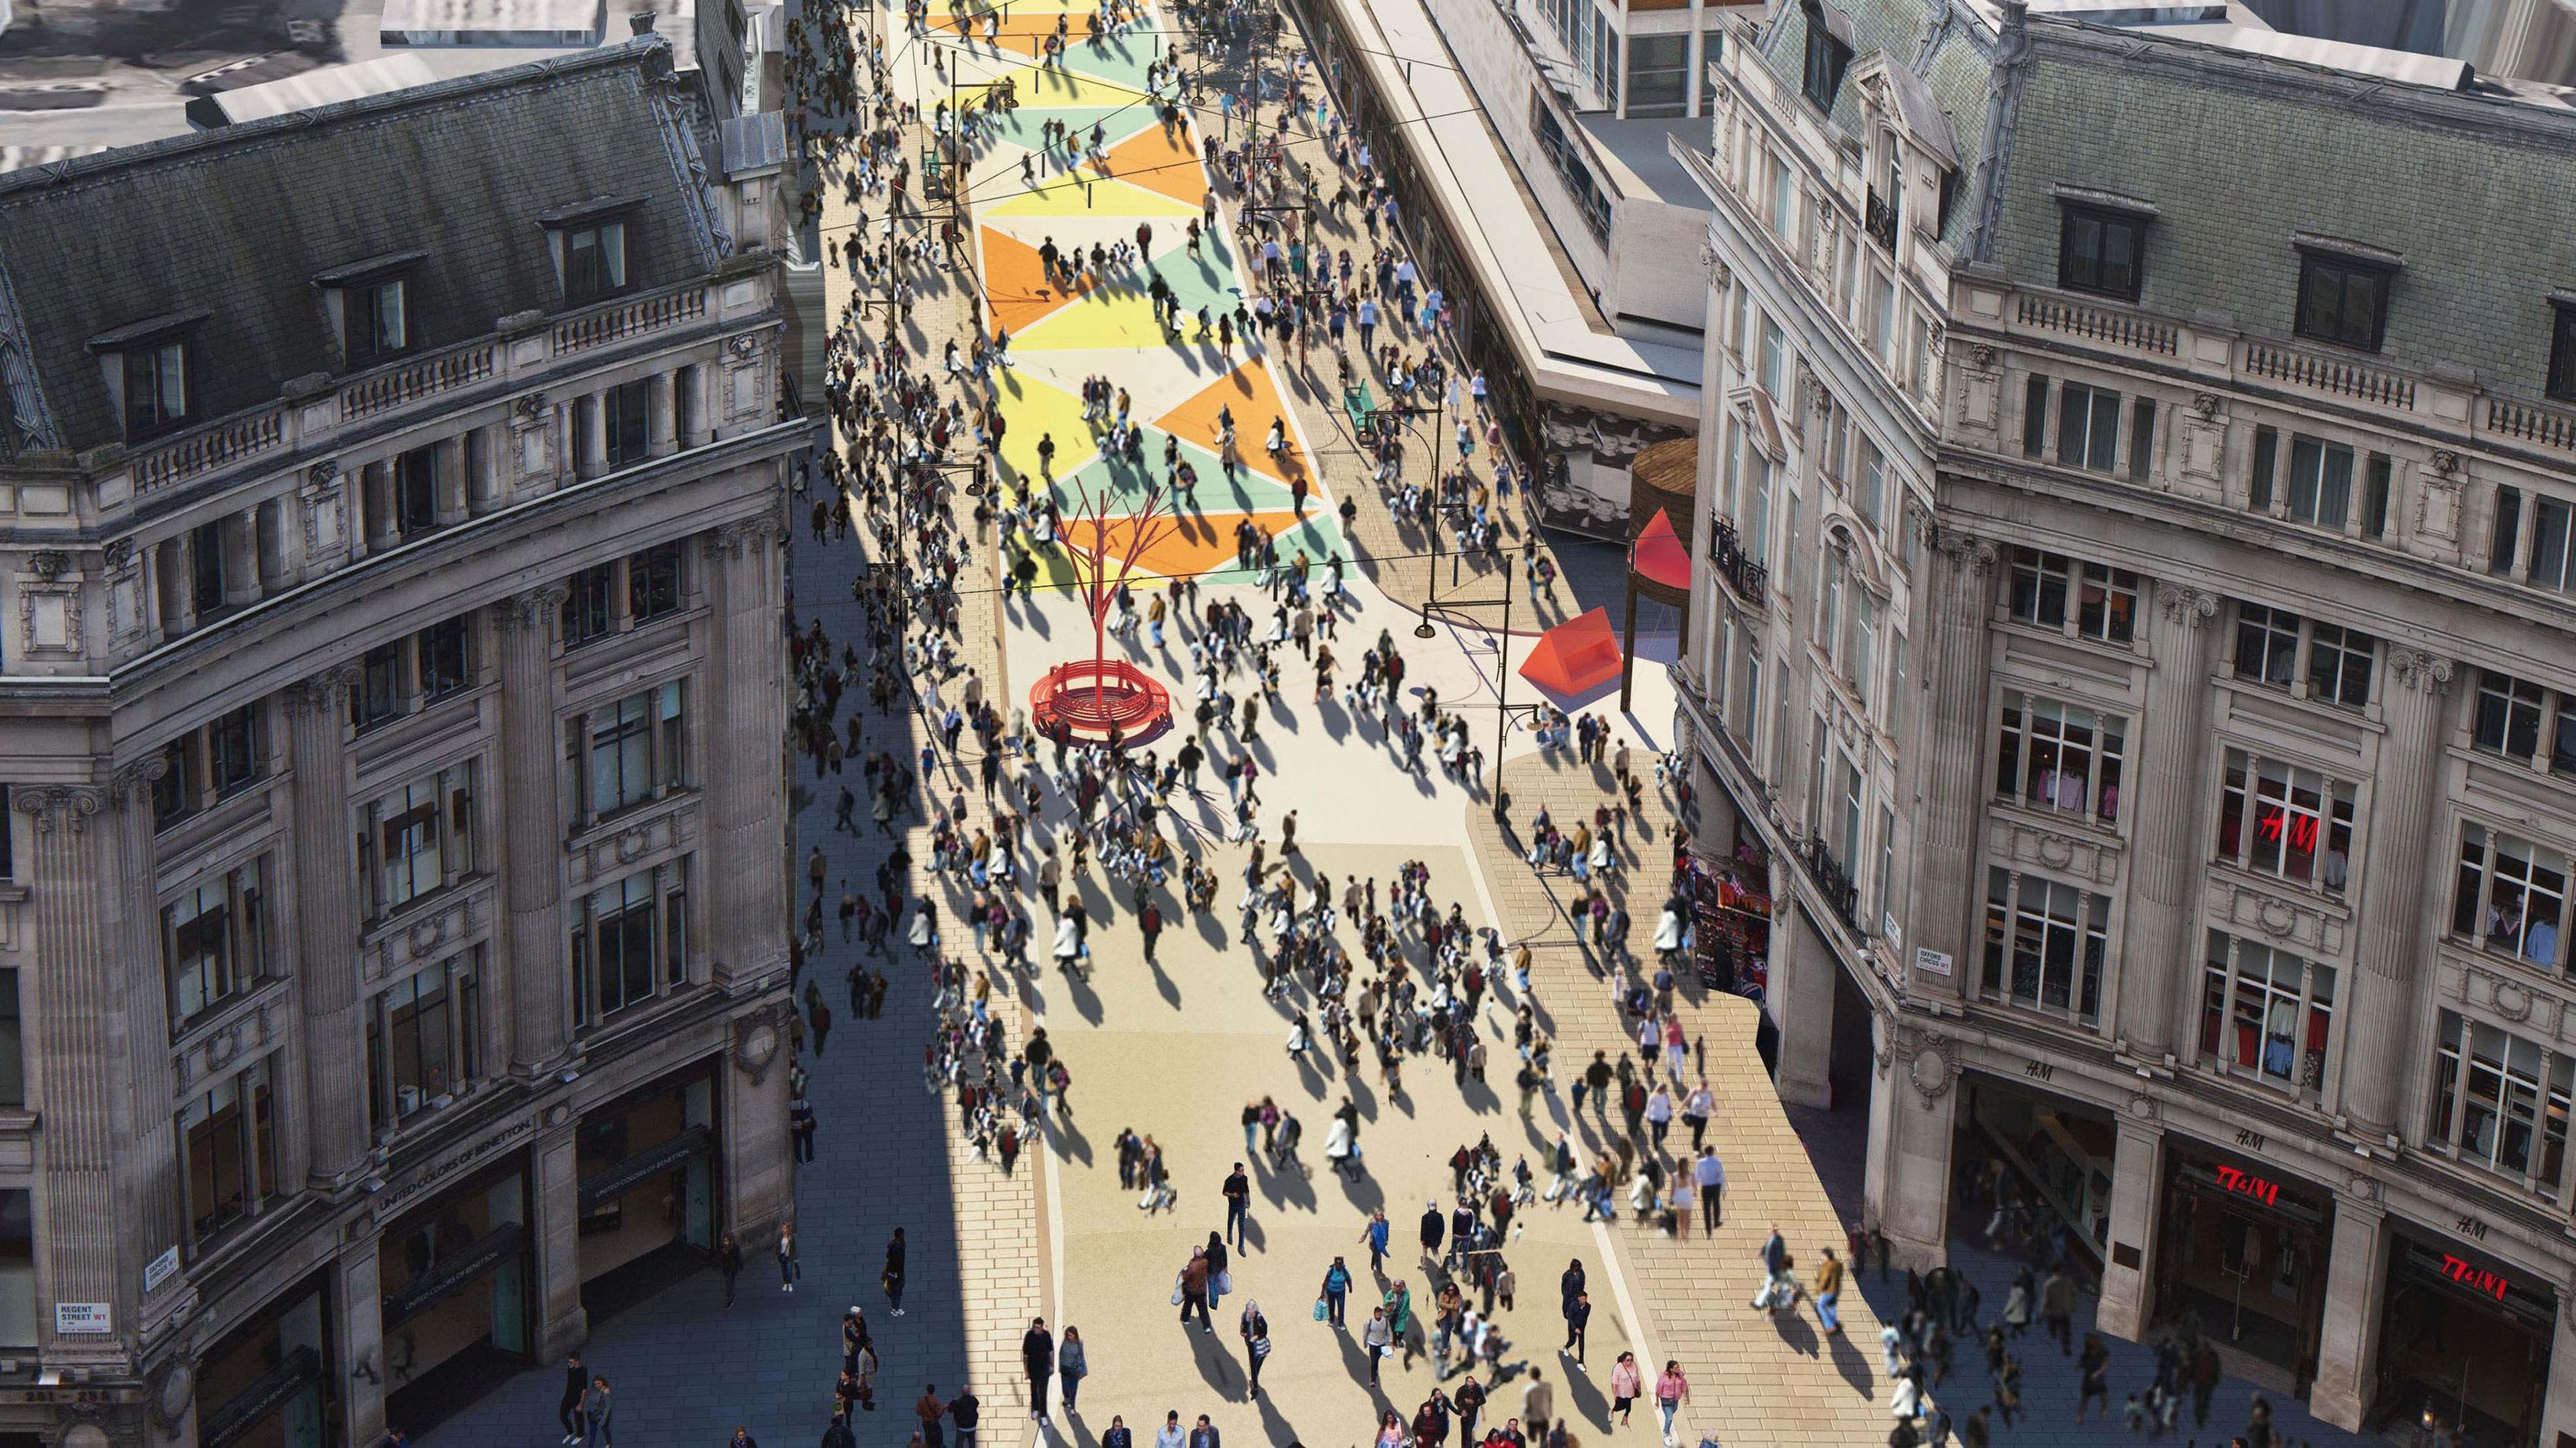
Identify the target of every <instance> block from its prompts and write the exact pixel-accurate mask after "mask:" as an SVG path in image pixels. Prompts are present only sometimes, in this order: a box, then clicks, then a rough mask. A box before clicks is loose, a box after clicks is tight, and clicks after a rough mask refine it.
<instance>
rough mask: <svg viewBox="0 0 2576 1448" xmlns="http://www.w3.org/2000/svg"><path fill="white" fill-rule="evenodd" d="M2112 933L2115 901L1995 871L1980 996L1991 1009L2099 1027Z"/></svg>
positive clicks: (1989, 879)
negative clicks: (1996, 1005)
mask: <svg viewBox="0 0 2576 1448" xmlns="http://www.w3.org/2000/svg"><path fill="white" fill-rule="evenodd" d="M2110 931H2111V901H2110V897H2108V896H2105V895H2097V894H2095V893H2093V892H2092V891H2090V890H2086V889H2084V888H2082V887H2081V886H2077V885H2070V884H2067V883H2065V882H2063V881H2059V880H2051V879H2049V878H2048V877H2047V876H2045V875H2034V874H2031V873H2029V872H2027V871H2015V870H2007V869H2005V868H2003V867H2002V866H2000V865H1997V866H1990V867H1989V868H1988V869H1987V871H1986V954H1985V965H1984V971H1983V974H1982V976H1981V978H1980V986H1979V988H1980V990H1981V991H1982V993H1983V994H1984V997H1985V998H1986V999H1987V1000H1990V1001H1998V1002H2003V1003H2006V1004H2010V1005H2014V1006H2018V1007H2020V1008H2022V1009H2024V1010H2032V1011H2039V1012H2042V1013H2043V1014H2047V1015H2052V1016H2056V1017H2059V1018H2060V1019H2063V1020H2067V1021H2071V1022H2075V1023H2077V1024H2081V1025H2085V1026H2092V1025H2098V1024H2100V1022H2101V1015H2102V962H2103V960H2104V959H2105V958H2106V957H2107V956H2108V954H2109V951H2110Z"/></svg>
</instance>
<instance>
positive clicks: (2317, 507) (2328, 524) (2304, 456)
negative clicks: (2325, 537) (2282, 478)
mask: <svg viewBox="0 0 2576 1448" xmlns="http://www.w3.org/2000/svg"><path fill="white" fill-rule="evenodd" d="M2351 516H2352V449H2351V448H2348V447H2345V446H2344V445H2343V444H2341V443H2334V442H2326V441H2323V440H2322V439H2319V438H2313V437H2309V436H2307V435H2306V434H2304V433H2299V434H2293V435H2292V436H2291V438H2290V521H2291V522H2293V523H2309V524H2313V525H2315V526H2316V527H2319V528H2331V529H2333V530H2334V531H2336V532H2338V533H2340V532H2342V531H2343V525H2344V520H2346V519H2347V518H2349V517H2351Z"/></svg>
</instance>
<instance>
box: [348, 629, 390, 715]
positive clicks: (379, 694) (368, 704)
mask: <svg viewBox="0 0 2576 1448" xmlns="http://www.w3.org/2000/svg"><path fill="white" fill-rule="evenodd" d="M402 664H403V660H402V644H401V643H400V642H395V643H389V644H379V645H377V646H376V647H374V648H372V649H369V650H367V652H366V653H365V654H364V655H363V656H361V657H360V658H359V660H358V678H357V682H356V683H355V684H353V685H351V687H350V689H349V722H350V723H351V724H352V725H354V726H355V727H357V728H359V729H373V728H375V727H376V726H377V725H379V724H382V723H384V722H385V721H386V720H388V719H395V718H399V717H401V715H402V711H403V666H402Z"/></svg>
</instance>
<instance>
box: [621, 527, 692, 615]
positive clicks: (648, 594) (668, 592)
mask: <svg viewBox="0 0 2576 1448" xmlns="http://www.w3.org/2000/svg"><path fill="white" fill-rule="evenodd" d="M679 611H680V545H679V544H677V543H663V544H660V545H657V546H655V547H652V548H647V549H645V550H644V551H643V552H641V553H637V554H633V555H631V556H629V557H628V558H627V560H626V614H627V617H629V618H631V619H633V620H634V621H635V622H637V623H646V622H650V621H651V620H653V619H657V618H660V617H662V616H663V615H665V614H672V613H678V612H679Z"/></svg>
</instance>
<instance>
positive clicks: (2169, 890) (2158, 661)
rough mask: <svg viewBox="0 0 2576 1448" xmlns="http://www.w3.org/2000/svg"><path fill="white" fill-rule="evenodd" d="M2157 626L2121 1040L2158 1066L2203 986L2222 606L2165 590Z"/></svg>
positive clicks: (2129, 809)
mask: <svg viewBox="0 0 2576 1448" xmlns="http://www.w3.org/2000/svg"><path fill="white" fill-rule="evenodd" d="M2156 603H2157V611H2156V621H2155V623H2154V625H2153V627H2154V632H2153V633H2151V634H2150V635H2149V636H2148V639H2147V643H2148V646H2149V647H2150V648H2151V649H2152V650H2153V652H2154V656H2155V668H2154V669H2153V670H2152V671H2150V672H2149V673H2148V675H2147V717H2146V718H2145V719H2144V720H2142V721H2140V724H2139V726H2138V728H2137V730H2136V731H2135V733H2134V734H2133V735H2132V737H2137V736H2139V735H2143V736H2144V737H2143V738H2142V739H2141V740H2140V743H2139V747H2138V749H2137V752H2136V754H2135V756H2134V758H2135V760H2136V762H2135V763H2134V764H2133V765H2132V766H2131V767H2130V769H2129V771H2128V776H2127V780H2126V781H2125V783H2124V786H2123V793H2124V794H2125V796H2126V798H2125V799H2124V801H2123V802H2122V804H2121V806H2120V808H2121V810H2122V811H2123V812H2124V813H2126V814H2128V815H2129V817H2130V818H2129V839H2130V842H2131V849H2130V854H2129V858H2130V861H2131V866H2130V868H2131V872H2132V873H2131V878H2132V879H2133V880H2135V881H2136V885H2135V887H2134V888H2135V890H2136V894H2135V895H2133V896H2132V897H2131V905H2130V909H2129V930H2128V941H2127V944H2126V945H2125V947H2124V948H2123V949H2122V951H2121V953H2120V965H2119V970H2120V978H2119V984H2118V991H2119V1011H2120V1015H2119V1020H2118V1022H2117V1029H2118V1036H2117V1040H2118V1042H2119V1043H2120V1045H2121V1046H2122V1047H2123V1048H2125V1049H2126V1050H2127V1052H2128V1053H2129V1054H2130V1055H2132V1056H2134V1057H2136V1058H2137V1059H2139V1060H2141V1061H2144V1062H2148V1063H2150V1064H2156V1063H2161V1062H2164V1061H2167V1060H2169V1059H2171V1058H2172V1057H2173V1056H2174V1055H2175V1053H2176V1052H2177V1051H2178V1050H2180V1048H2181V1042H2182V1040H2183V1037H2184V1035H2185V1034H2186V1033H2185V1032H2184V1031H2183V1029H2182V1028H2181V1027H2180V1026H2179V1025H2178V1024H2177V1022H2179V1021H2182V1020H2186V1019H2188V1014H2189V1013H2188V1011H2187V1009H2186V1007H2187V1004H2188V1002H2187V1000H2186V997H2187V996H2188V995H2189V993H2190V991H2191V982H2193V981H2194V980H2196V979H2198V977H2197V976H2196V975H2195V974H2193V972H2192V970H2191V968H2190V967H2191V963H2192V962H2194V961H2196V960H2198V959H2199V951H2200V942H2199V939H2198V931H2199V924H2198V922H2199V915H2200V912H2199V911H2198V909H2196V908H2195V905H2196V902H2197V899H2198V895H2199V891H2200V875H2201V862H2202V861H2203V860H2204V859H2206V858H2207V856H2208V854H2209V848H2208V844H2207V841H2205V840H2204V839H2203V838H2202V835H2203V829H2202V820H2203V819H2204V818H2205V817H2206V805H2207V801H2206V800H2205V799H2204V798H2203V795H2204V794H2205V792H2206V784H2205V780H2204V776H2203V774H2202V772H2201V769H2200V757H2201V751H2202V749H2204V748H2205V747H2206V746H2207V745H2208V742H2209V741H2208V734H2209V730H2208V727H2207V718H2208V704H2209V674H2210V670H2211V668H2212V667H2213V666H2214V662H2215V659H2216V649H2217V645H2218V633H2219V631H2218V629H2217V628H2216V627H2215V625H2214V621H2215V620H2216V619H2217V617H2218V599H2217V597H2216V596H2215V595H2213V594H2209V593H2204V592H2202V591H2200V590H2199V589H2195V588H2184V587H2179V586H2172V585H2166V584H2158V585H2156Z"/></svg>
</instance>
